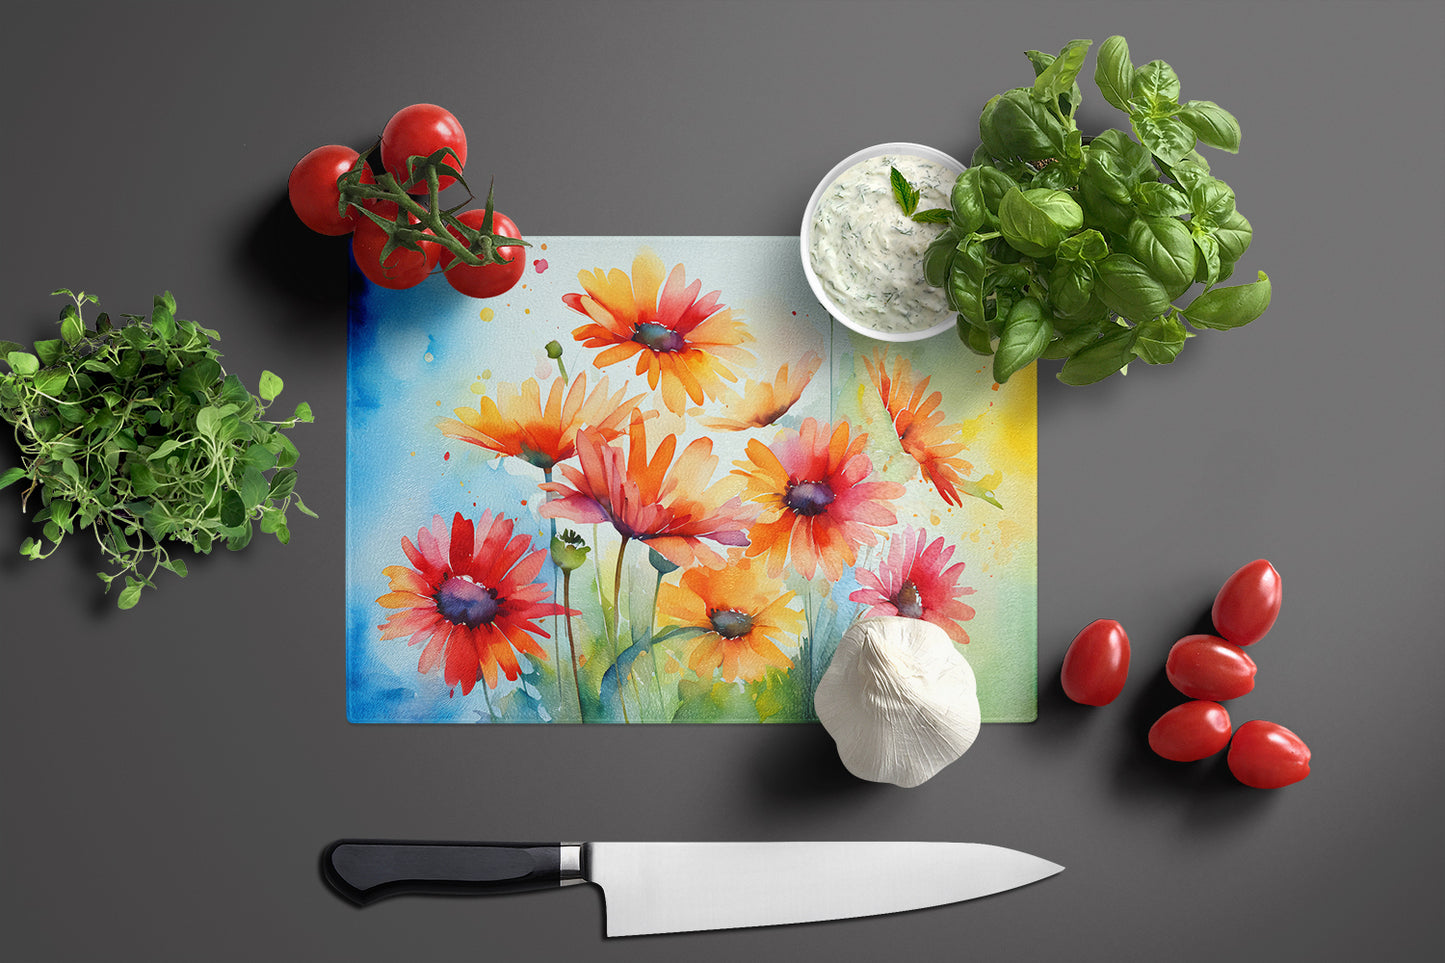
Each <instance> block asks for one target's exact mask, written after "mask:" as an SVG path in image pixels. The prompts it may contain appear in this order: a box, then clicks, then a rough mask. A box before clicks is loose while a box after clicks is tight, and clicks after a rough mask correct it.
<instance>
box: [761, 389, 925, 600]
mask: <svg viewBox="0 0 1445 963" xmlns="http://www.w3.org/2000/svg"><path fill="white" fill-rule="evenodd" d="M849 434H850V429H849V426H848V423H847V422H846V421H842V422H839V423H838V425H837V427H831V426H829V425H826V424H824V425H819V424H818V422H817V420H815V419H813V418H808V419H806V420H804V422H803V427H802V428H801V429H799V430H798V431H793V430H791V429H789V430H785V431H782V432H780V433H779V434H778V437H777V438H776V439H775V440H774V441H773V444H772V447H771V448H770V447H768V446H766V445H764V444H763V443H762V442H760V441H758V440H757V439H753V440H752V441H749V442H748V447H747V456H748V460H747V461H737V462H734V463H733V464H734V465H736V466H737V467H736V469H735V470H734V471H733V474H735V475H742V476H743V478H744V479H745V484H746V493H747V497H748V499H749V500H750V501H755V502H761V503H762V505H763V511H762V515H761V516H760V517H759V518H758V523H757V524H756V525H754V526H753V528H752V530H751V531H749V533H748V536H749V538H750V539H751V540H752V543H751V544H750V545H749V546H748V552H747V553H748V556H749V557H755V556H758V555H762V554H763V553H764V552H766V553H767V556H768V574H769V575H772V576H774V577H777V576H778V575H780V574H782V571H783V562H784V560H785V559H786V558H787V557H788V555H789V552H790V551H791V553H792V558H793V564H794V565H795V566H796V567H797V569H798V571H799V572H800V573H802V575H803V577H804V578H812V577H813V572H814V570H815V569H816V568H817V567H818V566H819V565H821V566H822V567H823V573H824V574H825V575H827V577H828V580H829V581H830V582H836V581H838V579H839V578H841V577H842V575H843V568H844V566H847V565H852V564H853V562H854V560H855V559H856V558H857V552H856V550H857V548H858V546H859V545H872V544H874V543H875V542H876V541H877V538H878V536H877V534H876V533H875V532H874V531H873V526H884V525H892V524H894V523H895V522H897V521H898V519H897V517H896V516H895V515H894V514H893V510H892V509H891V508H889V507H888V506H887V505H886V504H884V503H885V502H887V501H890V500H892V499H894V498H899V497H901V496H902V495H903V493H904V488H903V486H902V485H900V484H898V483H897V482H891V481H868V480H867V479H868V476H869V475H871V474H873V462H872V461H870V460H869V458H868V456H867V455H866V454H864V453H863V447H864V445H866V444H867V442H868V436H867V435H866V434H859V435H858V436H856V437H854V438H851V439H850V438H849Z"/></svg>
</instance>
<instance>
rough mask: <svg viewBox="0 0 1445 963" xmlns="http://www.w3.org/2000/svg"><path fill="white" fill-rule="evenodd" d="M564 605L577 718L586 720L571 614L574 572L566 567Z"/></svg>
mask: <svg viewBox="0 0 1445 963" xmlns="http://www.w3.org/2000/svg"><path fill="white" fill-rule="evenodd" d="M562 607H563V608H565V609H567V610H568V611H567V612H564V613H562V620H563V621H564V622H566V623H567V648H568V649H570V650H571V652H572V682H573V684H574V685H576V687H577V718H578V719H580V720H581V721H582V722H586V721H587V716H586V715H585V714H584V713H583V711H582V675H581V673H580V672H579V671H578V668H577V639H576V638H575V637H574V636H573V635H572V616H571V615H570V614H569V613H570V611H571V609H572V573H571V572H569V571H567V570H566V569H563V570H562ZM559 684H560V679H559Z"/></svg>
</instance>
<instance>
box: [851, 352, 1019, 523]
mask: <svg viewBox="0 0 1445 963" xmlns="http://www.w3.org/2000/svg"><path fill="white" fill-rule="evenodd" d="M863 365H864V366H865V367H866V368H867V369H868V377H869V378H870V379H871V380H872V382H873V387H874V388H876V389H878V397H879V398H881V399H882V400H883V407H884V408H887V409H888V416H889V417H890V418H892V419H893V431H894V432H895V433H896V434H897V435H898V441H899V442H900V443H901V444H902V445H903V450H904V451H905V452H907V453H908V454H909V455H911V456H912V457H913V460H914V461H916V462H918V464H919V466H920V467H921V468H922V469H923V474H924V477H926V478H927V479H928V480H929V482H931V483H932V484H933V487H934V488H936V489H938V494H939V495H941V496H943V500H944V501H945V502H947V503H948V504H950V505H961V504H962V503H963V499H961V498H960V497H959V494H958V493H959V491H960V490H962V491H963V493H964V494H966V495H972V496H974V497H975V498H981V499H983V500H984V501H986V502H988V503H989V504H990V505H993V506H994V507H995V508H1002V507H1003V506H1002V505H1001V504H999V502H998V501H997V500H996V499H995V498H994V496H993V492H991V491H989V490H988V489H987V488H985V487H984V486H982V485H980V484H979V483H978V482H975V481H970V480H969V479H968V478H966V477H965V476H966V475H968V474H970V473H971V472H972V471H973V466H972V465H970V464H969V463H968V462H967V461H965V460H964V459H962V458H959V457H957V456H958V453H959V452H961V451H963V450H964V448H966V447H967V446H966V445H965V444H964V442H963V440H962V438H961V436H962V434H963V426H962V425H958V424H952V425H949V424H944V422H943V418H944V415H943V412H942V411H941V410H940V409H939V407H938V406H939V404H940V403H941V402H942V401H943V392H941V391H935V392H933V394H926V392H927V391H928V382H929V378H924V379H923V380H922V381H920V382H918V383H917V384H914V383H913V366H912V365H910V364H909V363H908V359H907V358H898V359H897V363H896V364H895V365H894V366H893V373H892V374H891V375H890V374H889V372H888V352H887V351H886V350H885V351H883V352H882V353H879V352H877V351H875V352H874V353H873V358H872V359H871V360H870V359H868V358H866V357H865V358H864V359H863Z"/></svg>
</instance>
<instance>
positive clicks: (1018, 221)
mask: <svg viewBox="0 0 1445 963" xmlns="http://www.w3.org/2000/svg"><path fill="white" fill-rule="evenodd" d="M998 213H999V231H1000V232H1001V233H1002V234H1003V236H1004V240H1006V241H1008V243H1009V244H1010V246H1012V247H1013V248H1014V249H1015V250H1017V251H1019V252H1021V253H1023V254H1026V255H1028V256H1029V257H1034V258H1040V257H1047V256H1048V255H1050V254H1052V253H1053V251H1054V249H1055V248H1057V247H1058V246H1059V242H1061V241H1062V240H1063V239H1064V238H1065V237H1067V236H1068V235H1070V234H1072V233H1073V232H1074V231H1077V230H1078V229H1079V228H1081V227H1083V225H1084V212H1083V210H1082V209H1081V208H1080V207H1079V205H1078V204H1077V203H1075V201H1074V199H1073V198H1072V197H1070V196H1069V195H1068V194H1067V193H1066V192H1064V191H1056V190H1049V189H1047V188H1034V189H1031V190H1028V191H1021V190H1019V189H1018V188H1017V187H1015V188H1014V189H1013V190H1011V191H1009V192H1008V194H1006V195H1005V196H1004V199H1003V203H1002V204H1000V205H999V212H998Z"/></svg>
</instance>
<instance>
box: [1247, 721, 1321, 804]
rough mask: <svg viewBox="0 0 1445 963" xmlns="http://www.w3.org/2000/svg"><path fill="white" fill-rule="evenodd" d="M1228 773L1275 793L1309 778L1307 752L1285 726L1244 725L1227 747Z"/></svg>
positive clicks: (1308, 752) (1297, 737)
mask: <svg viewBox="0 0 1445 963" xmlns="http://www.w3.org/2000/svg"><path fill="white" fill-rule="evenodd" d="M1228 761H1229V771H1230V772H1232V773H1234V778H1236V779H1238V780H1239V781H1240V782H1242V783H1244V784H1245V785H1246V786H1253V787H1254V788H1255V789H1278V788H1279V787H1281V786H1288V785H1290V784H1291V783H1296V782H1299V781H1300V780H1301V779H1303V778H1304V777H1306V776H1308V775H1309V774H1310V748H1309V746H1307V745H1305V743H1304V740H1303V739H1301V738H1300V737H1299V736H1297V735H1295V734H1294V733H1293V732H1290V731H1289V730H1288V729H1286V728H1285V727H1284V726H1282V725H1279V724H1278V723H1274V722H1262V721H1260V720H1258V719H1255V720H1251V721H1250V722H1246V723H1245V724H1244V725H1242V726H1240V727H1239V731H1238V732H1236V733H1235V734H1234V742H1233V743H1231V744H1230V747H1229V758H1228Z"/></svg>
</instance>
